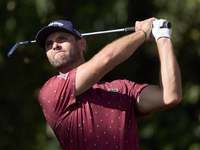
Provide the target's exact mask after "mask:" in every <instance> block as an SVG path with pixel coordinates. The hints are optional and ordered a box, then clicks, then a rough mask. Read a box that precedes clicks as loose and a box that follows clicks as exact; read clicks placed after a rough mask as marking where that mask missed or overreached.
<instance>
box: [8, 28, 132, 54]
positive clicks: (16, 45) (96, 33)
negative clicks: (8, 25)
mask: <svg viewBox="0 0 200 150" xmlns="http://www.w3.org/2000/svg"><path fill="white" fill-rule="evenodd" d="M128 31H135V27H127V28H122V29H113V30H107V31H98V32H89V33H83V34H82V36H88V35H98V34H106V33H116V32H128ZM35 42H36V40H32V41H23V42H18V43H16V44H15V45H14V46H13V47H12V48H11V49H10V51H9V52H8V54H7V56H8V57H10V56H11V55H12V54H13V52H14V51H15V50H16V49H17V47H18V46H19V45H23V44H31V43H35Z"/></svg>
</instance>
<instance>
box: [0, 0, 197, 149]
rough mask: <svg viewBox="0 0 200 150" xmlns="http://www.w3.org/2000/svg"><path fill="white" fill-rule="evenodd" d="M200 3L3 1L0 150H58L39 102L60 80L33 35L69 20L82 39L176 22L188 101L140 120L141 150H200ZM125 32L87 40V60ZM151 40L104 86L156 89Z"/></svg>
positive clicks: (0, 6)
mask: <svg viewBox="0 0 200 150" xmlns="http://www.w3.org/2000/svg"><path fill="white" fill-rule="evenodd" d="M199 8H200V1H198V0H136V1H133V0H96V1H94V0H73V1H69V0H57V1H56V0H1V1H0V79H1V83H0V149H2V150H27V149H28V150H60V146H59V144H58V142H57V140H56V139H55V137H54V136H53V134H52V132H51V130H50V129H49V127H48V126H47V125H46V121H45V118H44V116H43V114H42V110H41V108H40V105H39V103H38V101H37V95H38V91H39V89H40V88H41V86H42V85H43V84H44V83H45V82H46V81H47V80H48V79H49V78H50V77H52V76H53V75H56V74H58V72H57V71H56V70H54V68H52V67H51V66H50V64H49V63H48V61H47V59H46V55H45V52H44V50H42V49H41V48H39V46H37V45H36V44H29V45H20V46H19V47H18V48H17V50H16V51H15V52H14V53H13V55H12V56H11V57H10V58H8V57H7V53H8V51H9V50H10V48H12V46H14V44H15V43H17V42H20V41H27V40H34V39H35V35H36V33H37V32H38V31H39V30H40V29H41V28H42V27H44V26H46V25H47V24H49V23H50V22H51V21H53V20H58V19H65V20H71V21H72V22H73V23H74V24H75V25H76V26H77V27H78V28H79V29H80V31H81V32H82V33H87V32H92V31H100V30H108V29H117V28H124V27H130V26H134V24H135V21H137V20H144V19H147V18H150V17H156V18H164V19H167V20H168V21H170V22H172V25H173V27H172V29H173V33H172V38H173V43H174V48H175V51H176V56H177V59H178V62H179V65H180V68H181V74H182V84H183V100H182V102H181V103H180V104H179V105H177V106H176V107H173V108H170V109H167V110H164V111H160V112H156V113H152V114H150V115H149V116H147V117H145V118H140V119H137V121H138V128H139V139H140V150H200V71H199V69H200V67H199V66H200V9H199ZM126 34H128V33H112V34H106V35H96V36H88V37H85V39H86V40H87V50H86V51H85V58H86V60H88V59H90V58H91V57H92V56H93V55H94V54H95V53H97V52H98V51H99V50H101V48H103V47H104V46H105V45H106V44H108V43H110V42H111V41H113V40H115V39H117V38H119V37H121V36H123V35H126ZM158 73H159V60H158V54H157V50H156V44H155V41H154V39H152V40H151V41H150V42H148V43H145V44H143V45H141V46H140V47H139V48H138V50H137V51H136V52H135V53H134V54H133V56H131V57H130V58H129V59H128V60H127V61H125V62H124V63H122V64H120V65H119V66H117V67H116V68H115V69H113V70H112V71H111V72H110V73H108V74H107V75H106V76H105V77H104V78H103V79H104V80H107V81H112V80H114V79H118V78H121V79H124V78H126V79H129V80H131V81H135V82H138V83H149V84H158Z"/></svg>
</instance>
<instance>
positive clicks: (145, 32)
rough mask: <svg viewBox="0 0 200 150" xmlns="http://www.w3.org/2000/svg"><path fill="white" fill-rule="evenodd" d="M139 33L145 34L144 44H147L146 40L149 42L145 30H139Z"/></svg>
mask: <svg viewBox="0 0 200 150" xmlns="http://www.w3.org/2000/svg"><path fill="white" fill-rule="evenodd" d="M138 31H141V32H143V34H144V42H146V40H147V33H146V32H145V31H144V30H142V29H140V30H138ZM144 42H143V43H144Z"/></svg>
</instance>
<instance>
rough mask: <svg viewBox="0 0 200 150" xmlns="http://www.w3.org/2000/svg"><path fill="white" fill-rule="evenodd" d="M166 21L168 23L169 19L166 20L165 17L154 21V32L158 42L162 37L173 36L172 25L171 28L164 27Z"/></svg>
mask: <svg viewBox="0 0 200 150" xmlns="http://www.w3.org/2000/svg"><path fill="white" fill-rule="evenodd" d="M165 23H167V20H164V19H159V20H155V21H153V29H152V34H153V36H154V38H155V41H156V42H157V40H158V39H159V38H161V37H168V38H171V34H172V29H171V27H170V28H166V27H163V25H164V24H165Z"/></svg>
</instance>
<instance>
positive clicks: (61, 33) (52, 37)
mask: <svg viewBox="0 0 200 150" xmlns="http://www.w3.org/2000/svg"><path fill="white" fill-rule="evenodd" d="M60 36H67V37H70V36H73V35H72V34H71V33H69V32H61V31H59V32H53V33H51V34H50V35H49V36H48V37H47V38H46V41H45V42H47V41H51V40H54V39H56V38H58V37H60Z"/></svg>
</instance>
